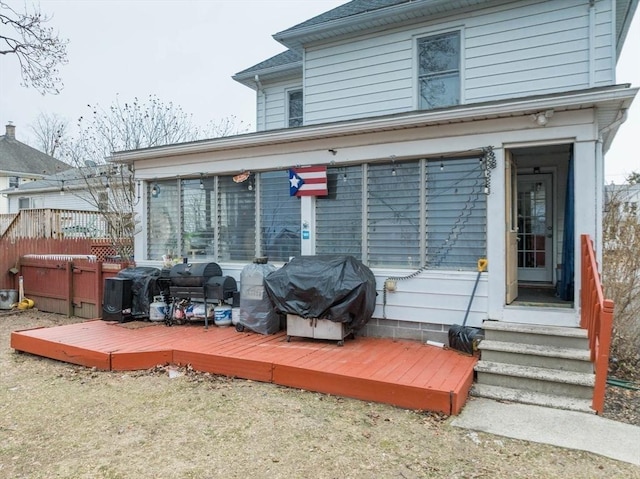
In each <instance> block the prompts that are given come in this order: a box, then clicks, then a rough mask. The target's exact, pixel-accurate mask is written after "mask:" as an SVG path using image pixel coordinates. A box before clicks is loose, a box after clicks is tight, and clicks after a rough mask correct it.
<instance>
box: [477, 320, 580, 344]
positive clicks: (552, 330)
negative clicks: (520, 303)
mask: <svg viewBox="0 0 640 479" xmlns="http://www.w3.org/2000/svg"><path fill="white" fill-rule="evenodd" d="M482 328H483V329H484V335H485V339H487V340H491V341H506V342H510V343H521V344H539V345H545V346H554V347H559V348H573V349H587V350H588V349H589V338H588V336H587V330H586V329H582V328H568V327H562V326H543V325H535V324H520V323H508V322H505V321H485V322H484V323H482Z"/></svg>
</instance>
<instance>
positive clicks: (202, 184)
mask: <svg viewBox="0 0 640 479" xmlns="http://www.w3.org/2000/svg"><path fill="white" fill-rule="evenodd" d="M202 176H203V175H202V173H200V189H201V190H204V181H203V179H202Z"/></svg>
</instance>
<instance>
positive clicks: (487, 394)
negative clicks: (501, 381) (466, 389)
mask: <svg viewBox="0 0 640 479" xmlns="http://www.w3.org/2000/svg"><path fill="white" fill-rule="evenodd" d="M471 395H472V396H476V397H483V398H489V399H495V400H497V401H510V402H516V403H520V404H533V405H535V406H544V407H552V408H556V409H567V410H569V411H578V412H586V413H591V414H594V413H595V411H594V410H593V409H592V408H591V402H592V400H591V399H577V398H569V397H565V396H556V395H553V394H542V393H536V392H533V391H524V390H522V389H513V388H506V387H500V386H491V385H488V384H477V383H476V384H474V385H473V387H472V388H471Z"/></svg>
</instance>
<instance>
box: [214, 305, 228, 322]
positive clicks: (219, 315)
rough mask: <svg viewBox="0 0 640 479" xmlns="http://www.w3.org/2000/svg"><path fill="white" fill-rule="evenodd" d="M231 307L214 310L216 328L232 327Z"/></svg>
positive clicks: (226, 306)
mask: <svg viewBox="0 0 640 479" xmlns="http://www.w3.org/2000/svg"><path fill="white" fill-rule="evenodd" d="M231 309H232V308H231V306H228V305H226V304H223V305H220V306H216V307H215V308H213V323H214V324H215V325H216V326H229V325H231V322H232V321H231Z"/></svg>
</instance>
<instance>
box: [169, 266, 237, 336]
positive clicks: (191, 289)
mask: <svg viewBox="0 0 640 479" xmlns="http://www.w3.org/2000/svg"><path fill="white" fill-rule="evenodd" d="M237 290H238V288H237V286H236V281H235V279H233V278H231V277H229V276H223V275H222V269H220V266H218V264H217V263H179V264H176V265H175V266H173V267H172V268H171V270H170V271H169V295H170V297H171V299H172V301H173V305H174V307H175V304H176V302H179V301H180V300H189V301H190V300H193V299H197V300H202V301H203V302H204V311H205V313H204V322H205V327H207V328H208V327H209V317H208V314H207V312H208V309H207V302H214V301H215V302H219V301H224V300H226V299H228V298H232V297H233V293H234V292H236V291H237ZM171 310H172V311H173V310H175V308H171Z"/></svg>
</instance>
